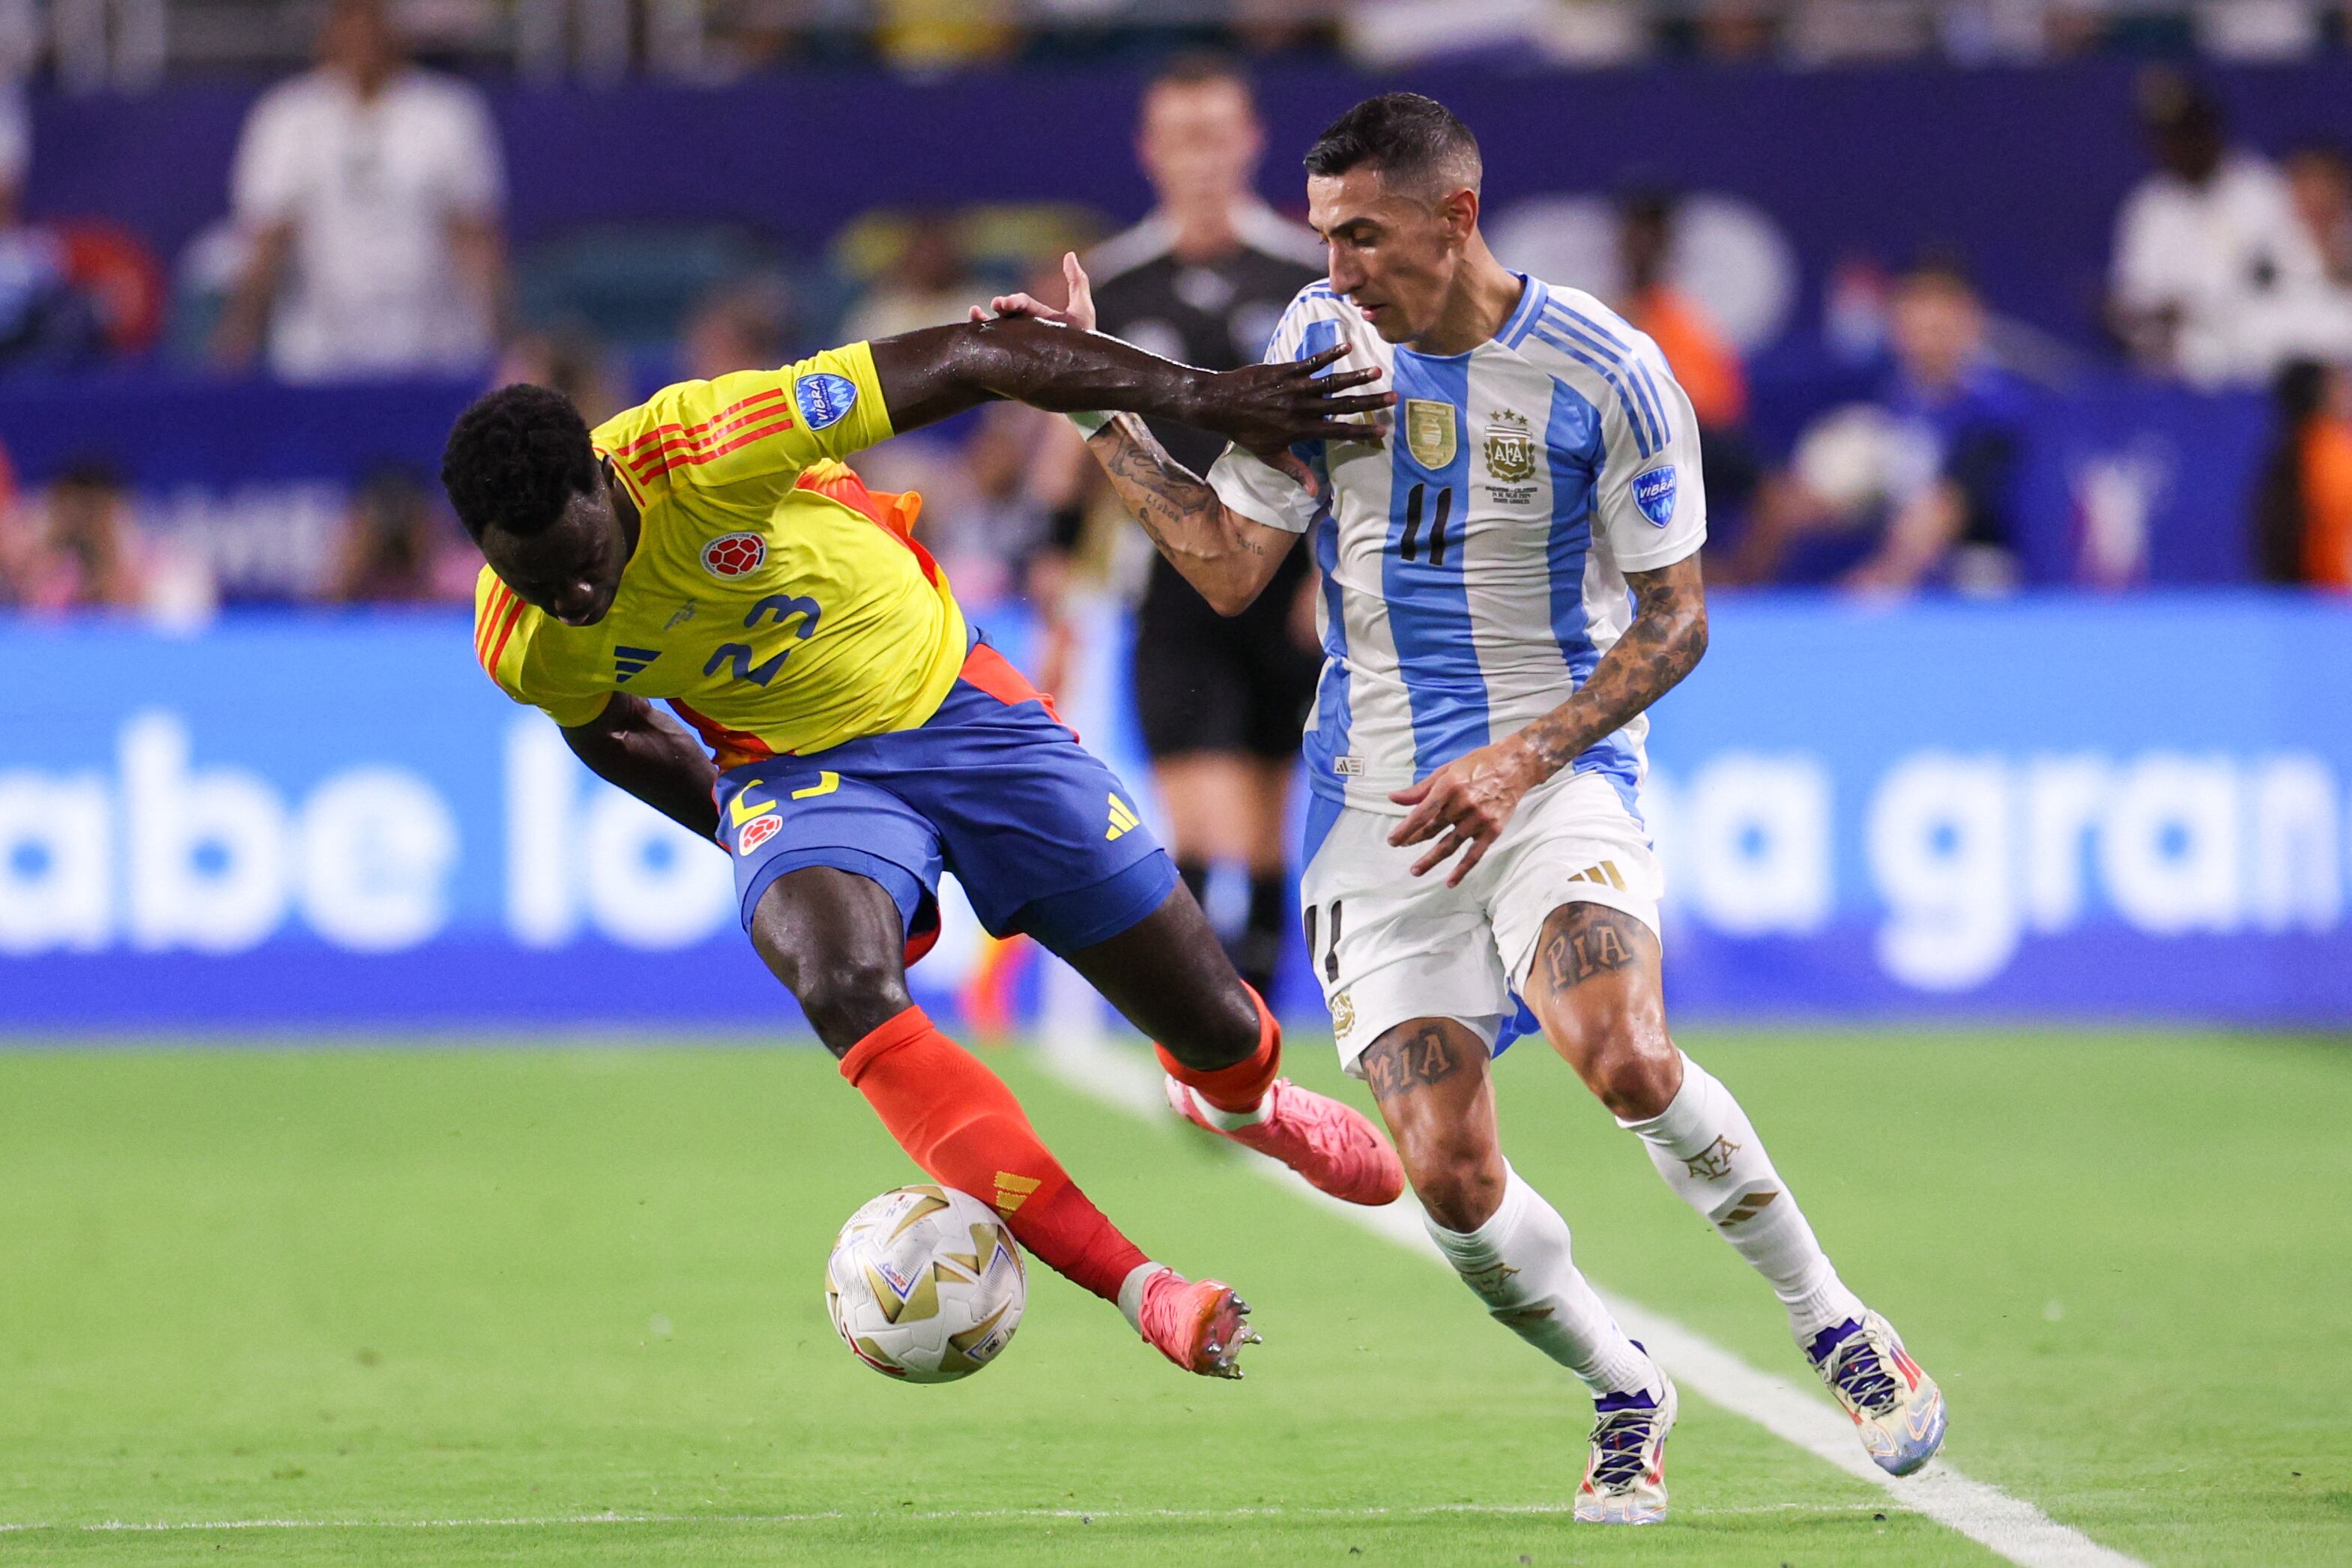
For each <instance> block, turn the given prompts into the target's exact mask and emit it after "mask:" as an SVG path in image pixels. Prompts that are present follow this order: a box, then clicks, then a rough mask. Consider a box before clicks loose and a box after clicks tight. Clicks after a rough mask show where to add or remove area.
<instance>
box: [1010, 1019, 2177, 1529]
mask: <svg viewBox="0 0 2352 1568" xmlns="http://www.w3.org/2000/svg"><path fill="white" fill-rule="evenodd" d="M1045 1039H1046V1041H1047V1043H1046V1044H1045V1046H1044V1047H1043V1048H1042V1049H1041V1050H1040V1051H1039V1055H1040V1056H1042V1057H1043V1058H1044V1059H1045V1064H1046V1067H1047V1070H1048V1071H1051V1072H1052V1073H1053V1074H1054V1075H1055V1077H1057V1078H1059V1079H1060V1080H1062V1081H1063V1082H1065V1083H1066V1084H1068V1085H1069V1086H1070V1087H1072V1088H1074V1089H1076V1090H1078V1091H1080V1092H1084V1093H1087V1094H1090V1095H1092V1096H1094V1097H1095V1098H1096V1099H1098V1100H1101V1101H1104V1102H1106V1103H1109V1104H1112V1105H1116V1106H1118V1107H1119V1108H1120V1109H1121V1110H1125V1111H1130V1112H1133V1113H1136V1114H1138V1115H1142V1116H1150V1117H1162V1116H1167V1115H1168V1114H1169V1111H1168V1105H1167V1101H1166V1099H1165V1097H1164V1096H1163V1094H1162V1092H1161V1090H1160V1068H1159V1066H1158V1064H1157V1063H1156V1062H1153V1061H1150V1059H1148V1058H1145V1057H1141V1056H1138V1055H1133V1054H1129V1053H1125V1052H1121V1051H1118V1050H1117V1049H1116V1048H1114V1047H1110V1046H1107V1045H1104V1044H1101V1043H1099V1042H1098V1041H1097V1040H1089V1039H1088V1038H1087V1036H1086V1035H1085V1034H1084V1033H1082V1032H1080V1031H1076V1030H1073V1031H1070V1032H1067V1033H1065V1032H1063V1031H1060V1030H1055V1031H1054V1032H1052V1033H1050V1034H1048V1035H1047V1036H1046V1037H1045ZM1247 1166H1248V1168H1249V1169H1251V1170H1254V1171H1256V1172H1258V1173H1259V1174H1260V1175H1262V1176H1266V1177H1268V1178H1270V1179H1272V1180H1275V1181H1277V1182H1280V1183H1281V1184H1283V1185H1284V1186H1287V1187H1289V1188H1290V1189H1291V1190H1292V1191H1294V1192H1297V1193H1300V1194H1303V1195H1304V1196H1305V1197H1308V1198H1310V1199H1312V1200H1313V1201H1314V1202H1316V1203H1317V1204H1318V1205H1320V1206H1321V1207H1324V1208H1326V1209H1328V1210H1329V1211H1330V1212H1331V1213H1334V1214H1337V1215H1339V1216H1340V1217H1342V1218H1346V1219H1349V1220H1352V1221H1354V1222H1355V1223H1356V1224H1358V1225H1360V1226H1362V1227H1363V1228H1365V1229H1367V1230H1370V1231H1371V1232H1372V1233H1373V1234H1375V1235H1378V1236H1381V1237H1385V1238H1386V1239H1389V1240H1391V1241H1393V1242H1395V1243H1396V1244H1397V1245H1398V1246H1400V1247H1402V1248H1404V1249H1407V1250H1408V1251H1412V1252H1417V1253H1419V1254H1421V1255H1422V1256H1423V1257H1425V1258H1427V1259H1429V1260H1431V1261H1433V1262H1435V1263H1438V1264H1440V1265H1444V1262H1445V1260H1444V1256H1443V1255H1442V1254H1441V1253H1439V1251H1438V1250H1437V1244H1436V1243H1435V1242H1433V1241H1432V1240H1430V1239H1429V1233H1428V1232H1427V1231H1425V1230H1423V1228H1422V1223H1421V1210H1420V1207H1419V1206H1418V1205H1416V1204H1415V1203H1414V1202H1413V1201H1412V1194H1410V1193H1408V1194H1406V1195H1405V1197H1403V1198H1402V1199H1401V1200H1400V1201H1398V1202H1396V1203H1392V1204H1391V1205H1389V1207H1386V1208H1366V1207H1362V1206H1361V1205H1359V1204H1352V1203H1342V1202H1340V1201H1339V1199H1338V1198H1335V1197H1329V1196H1328V1195H1326V1194H1324V1193H1320V1192H1318V1191H1316V1190H1315V1189H1314V1188H1313V1187H1311V1186H1307V1183H1306V1182H1305V1181H1304V1180H1302V1179H1301V1178H1300V1177H1298V1176H1296V1175H1294V1174H1293V1173H1292V1172H1290V1171H1288V1170H1286V1169H1285V1168H1284V1167H1282V1166H1277V1165H1276V1164H1275V1163H1274V1162H1273V1161H1271V1160H1264V1159H1253V1160H1250V1161H1248V1162H1247ZM1601 1297H1602V1299H1603V1300H1604V1301H1607V1302H1608V1303H1609V1310H1610V1311H1611V1312H1613V1313H1615V1314H1616V1317H1617V1322H1618V1323H1619V1325H1620V1326H1622V1328H1623V1329H1624V1330H1625V1332H1626V1333H1628V1334H1629V1335H1631V1336H1632V1337H1633V1338H1635V1339H1638V1340H1640V1341H1641V1342H1642V1343H1643V1344H1645V1345H1647V1346H1649V1348H1650V1349H1651V1350H1652V1351H1654V1352H1655V1353H1656V1354H1657V1357H1658V1359H1659V1360H1660V1361H1662V1362H1664V1364H1666V1365H1667V1366H1668V1367H1670V1368H1672V1369H1673V1371H1674V1375H1675V1380H1676V1381H1677V1382H1679V1383H1681V1384H1682V1385H1683V1386H1685V1387H1686V1388H1689V1389H1691V1390H1693V1391H1694V1392H1696V1393H1697V1394H1699V1395H1701V1396H1705V1397H1706V1399H1707V1400H1708V1401H1709V1402H1710V1403H1712V1404H1716V1405H1719V1406H1723V1408H1725V1409H1726V1410H1728V1411H1730V1412H1731V1413H1732V1414H1733V1415H1735V1416H1745V1417H1747V1418H1748V1420H1750V1421H1753V1422H1755V1423H1756V1424H1757V1425H1758V1426H1759V1427H1763V1428H1764V1429H1765V1430H1766V1431H1768V1432H1769V1433H1771V1434H1772V1435H1773V1436H1774V1437H1780V1438H1781V1439H1783V1440H1785V1441H1787V1442H1790V1443H1793V1444H1795V1445H1796V1446H1797V1447H1798V1448H1802V1449H1803V1450H1805V1452H1807V1453H1809V1454H1811V1455H1812V1456H1813V1457H1814V1458H1818V1459H1822V1460H1823V1461H1825V1462H1827V1463H1829V1464H1832V1465H1834V1466H1836V1467H1837V1468H1838V1469H1841V1470H1843V1471H1844V1472H1845V1473H1846V1474H1848V1475H1850V1476H1852V1477H1853V1478H1854V1479H1857V1480H1864V1481H1868V1482H1869V1483H1871V1484H1872V1485H1873V1486H1876V1487H1882V1488H1884V1489H1885V1490H1886V1492H1887V1493H1888V1494H1889V1496H1890V1497H1891V1498H1892V1499H1893V1500H1894V1502H1895V1506H1896V1507H1898V1508H1903V1509H1907V1510H1909V1511H1912V1512H1915V1513H1921V1514H1925V1515H1926V1516H1927V1517H1928V1518H1929V1519H1932V1520H1934V1521H1937V1523H1939V1524H1944V1525H1948V1526H1949V1527H1951V1528H1952V1529H1954V1530H1957V1531H1959V1532H1960V1533H1961V1534H1962V1535H1965V1536H1967V1537H1968V1538H1969V1540H1971V1541H1974V1542H1979V1544H1981V1545H1984V1546H1987V1547H1990V1549H1991V1550H1992V1551H1994V1552H1999V1553H2000V1555H2001V1556H2003V1557H2006V1558H2007V1559H2009V1560H2010V1561H2011V1563H2018V1564H2020V1565H2021V1568H2145V1565H2144V1564H2142V1563H2140V1562H2139V1560H2138V1559H2137V1558H2134V1557H2128V1556H2126V1555H2125V1554H2124V1553H2122V1552H2117V1551H2116V1550H2114V1549H2113V1548H2112V1547H2106V1546H2102V1545H2100V1544H2099V1543H2098V1542H2095V1541H2093V1540H2092V1539H2091V1538H2090V1537H2089V1536H2087V1535H2084V1533H2082V1531H2077V1530H2073V1529H2070V1528H2068V1527H2067V1526H2065V1525H2063V1524H2060V1523H2059V1522H2058V1521H2055V1520H2053V1519H2052V1518H2051V1517H2050V1516H2049V1515H2048V1514H2045V1513H2043V1512H2042V1511H2041V1510H2040V1509H2038V1508H2036V1507H2034V1506H2033V1505H2032V1503H2030V1502H2027V1501H2025V1500H2023V1499H2021V1498H2014V1497H2011V1496H2010V1495H2009V1494H2008V1493H2007V1492H2005V1491H2002V1490H2000V1488H1999V1487H1995V1486H1990V1485H1988V1484H1987V1483H1985V1482H1983V1481H1979V1480H1970V1479H1969V1478H1968V1477H1967V1476H1964V1475H1962V1474H1961V1473H1960V1472H1959V1471H1958V1470H1956V1469H1953V1468H1952V1467H1951V1466H1950V1465H1948V1464H1947V1463H1945V1462H1944V1461H1943V1460H1942V1459H1940V1458H1938V1459H1936V1460H1934V1461H1932V1462H1930V1463H1929V1465H1928V1466H1927V1469H1924V1470H1920V1471H1918V1472H1916V1474H1913V1475H1910V1476H1906V1477H1900V1478H1898V1477H1895V1476H1890V1475H1888V1474H1887V1473H1886V1472H1885V1471H1884V1470H1882V1469H1879V1468H1878V1467H1877V1466H1876V1465H1874V1464H1873V1463H1871V1460H1870V1457H1869V1456H1868V1455H1867V1454H1865V1453H1864V1452H1863V1451H1862V1445H1861V1444H1860V1443H1858V1442H1857V1441H1855V1439H1854V1435H1853V1422H1851V1421H1850V1420H1849V1419H1847V1417H1846V1416H1845V1413H1844V1412H1843V1411H1842V1410H1840V1409H1838V1408H1837V1407H1836V1406H1833V1405H1832V1404H1831V1403H1830V1402H1829V1399H1828V1397H1827V1396H1826V1395H1824V1394H1822V1393H1820V1392H1819V1391H1816V1390H1813V1389H1810V1388H1802V1389H1801V1388H1799V1387H1798V1386H1796V1385H1792V1384H1790V1383H1788V1382H1786V1381H1785V1380H1783V1379H1781V1378H1778V1377H1775V1376H1773V1375H1771V1374H1769V1373H1766V1372H1759V1371H1758V1370H1757V1369H1756V1368H1755V1367H1752V1366H1750V1365H1748V1364H1747V1363H1746V1362H1744V1361H1742V1360H1740V1359H1739V1358H1738V1356H1736V1355H1734V1354H1731V1353H1730V1352H1729V1351H1727V1350H1725V1349H1724V1348H1723V1347H1722V1346H1721V1345H1718V1344H1717V1343H1714V1342H1713V1341H1711V1340H1708V1339H1706V1338H1705V1337H1704V1336H1702V1335H1700V1334H1698V1333H1694V1332H1693V1331H1692V1330H1690V1329H1687V1328H1685V1327H1684V1326H1683V1325H1682V1324H1680V1323H1678V1322H1675V1321H1674V1319H1672V1318H1669V1317H1665V1316H1664V1315H1662V1314H1660V1313H1658V1312H1652V1311H1651V1310H1650V1309H1649V1308H1647V1307H1645V1306H1643V1305H1642V1304H1641V1303H1640V1302H1638V1301H1628V1300H1626V1299H1625V1298H1624V1297H1622V1296H1620V1295H1617V1294H1614V1293H1613V1292H1611V1291H1601Z"/></svg>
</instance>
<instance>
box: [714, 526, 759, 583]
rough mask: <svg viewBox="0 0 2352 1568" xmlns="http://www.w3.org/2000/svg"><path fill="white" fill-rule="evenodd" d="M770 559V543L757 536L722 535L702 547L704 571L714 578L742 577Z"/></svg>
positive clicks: (746, 534)
mask: <svg viewBox="0 0 2352 1568" xmlns="http://www.w3.org/2000/svg"><path fill="white" fill-rule="evenodd" d="M766 559H768V541H767V540H765V539H763V538H761V537H760V536H759V535H757V534H748V533H745V534H721V535H719V537H718V538H715V539H712V540H710V541H709V543H708V544H705V545H704V546H703V547H702V570H705V571H707V572H709V574H710V575H711V576H713V577H742V576H744V575H746V574H747V573H750V572H754V571H757V570H760V566H761V562H763V561H765V560H766Z"/></svg>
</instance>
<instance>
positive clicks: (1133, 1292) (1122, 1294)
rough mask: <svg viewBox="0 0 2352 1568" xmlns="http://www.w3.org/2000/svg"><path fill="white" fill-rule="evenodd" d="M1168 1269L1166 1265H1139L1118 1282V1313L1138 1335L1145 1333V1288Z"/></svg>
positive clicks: (1145, 1263)
mask: <svg viewBox="0 0 2352 1568" xmlns="http://www.w3.org/2000/svg"><path fill="white" fill-rule="evenodd" d="M1166 1267H1168V1265H1167V1264H1165V1263H1150V1262H1144V1263H1138V1264H1137V1265H1136V1266H1135V1267H1134V1268H1132V1269H1129V1270H1128V1271H1127V1278H1126V1279H1124V1280H1121V1281H1119V1282H1118V1312H1119V1316H1121V1317H1123V1318H1125V1319H1126V1320H1127V1326H1128V1327H1129V1328H1131V1329H1133V1330H1134V1331H1135V1332H1136V1333H1142V1332H1143V1287H1144V1283H1145V1281H1149V1280H1150V1278H1151V1276H1152V1275H1154V1274H1157V1273H1158V1272H1160V1270H1162V1269H1165V1268H1166Z"/></svg>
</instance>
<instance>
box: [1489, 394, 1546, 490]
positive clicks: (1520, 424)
mask: <svg viewBox="0 0 2352 1568" xmlns="http://www.w3.org/2000/svg"><path fill="white" fill-rule="evenodd" d="M1486 472H1487V473H1489V474H1491V475H1493V476H1495V477H1496V479H1498V480H1500V481H1501V482H1502V483H1504V484H1506V485H1520V484H1525V483H1526V482H1527V481H1528V480H1529V479H1531V478H1533V477H1535V472H1536V438H1535V433H1534V431H1533V430H1531V429H1530V428H1529V427H1528V420H1527V416H1526V415H1525V414H1521V413H1514V412H1512V411H1511V410H1508V409H1505V410H1502V411H1500V412H1498V413H1496V415H1495V423H1492V424H1490V425H1488V426H1487V427H1486Z"/></svg>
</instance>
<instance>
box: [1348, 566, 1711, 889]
mask: <svg viewBox="0 0 2352 1568" xmlns="http://www.w3.org/2000/svg"><path fill="white" fill-rule="evenodd" d="M1625 580H1626V583H1627V584H1628V585H1629V586H1630V587H1631V588H1632V589H1633V624H1632V625H1630V626H1628V627H1626V629H1625V634H1624V635H1623V636H1622V637H1620V638H1618V639H1617V643H1616V646H1614V647H1612V648H1611V649H1610V650H1609V652H1608V653H1605V654H1603V655H1601V663H1600V664H1598V665H1596V666H1595V667H1594V669H1593V671H1592V674H1591V675H1590V676H1589V677H1588V678H1587V679H1586V680H1585V683H1584V685H1581V686H1580V687H1579V688H1577V692H1576V695H1574V696H1571V697H1570V698H1569V699H1568V700H1567V701H1566V702H1564V703H1562V704H1560V705H1559V706H1558V707H1556V708H1554V709H1552V710H1551V712H1549V713H1548V714H1546V715H1544V716H1543V717H1541V718H1539V719H1538V720H1536V721H1535V722H1534V723H1533V724H1530V725H1528V727H1526V728H1525V729H1522V730H1520V731H1519V732H1518V733H1517V735H1514V736H1511V737H1508V738H1507V739H1503V740H1498V741H1496V742H1495V743H1494V744H1493V745H1491V746H1482V747H1479V748H1478V749H1477V750H1475V751H1473V752H1471V753H1469V754H1468V755H1467V756H1465V757H1461V758H1455V759H1454V761H1452V762H1449V763H1447V764H1446V765H1445V766H1444V767H1443V768H1439V769H1437V771H1436V772H1434V773H1432V774H1431V775H1430V776H1429V777H1428V778H1426V779H1423V780H1422V781H1421V782H1420V783H1418V784H1415V785H1413V786H1412V788H1411V789H1400V790H1398V791H1396V792H1395V793H1394V794H1392V795H1391V796H1390V797H1389V799H1391V800H1394V801H1396V802H1397V803H1398V804H1399V805H1401V806H1410V807H1412V811H1411V813H1410V814H1408V815H1407V816H1406V818H1405V820H1404V821H1402V823H1400V824H1399V825H1398V827H1397V830H1396V831H1394V832H1392V833H1391V834H1390V835H1389V842H1391V843H1392V844H1417V843H1422V842H1424V841H1428V840H1430V839H1434V838H1438V837H1439V835H1441V834H1443V835H1444V837H1443V839H1441V840H1440V841H1439V843H1438V844H1437V846H1436V847H1435V848H1434V849H1433V850H1431V851H1430V852H1428V853H1427V854H1425V855H1423V856H1422V857H1421V859H1420V860H1419V861H1418V862H1415V863H1414V865H1413V868H1412V874H1413V875H1415V876H1420V875H1423V873H1427V872H1429V871H1430V870H1432V869H1433V868H1434V867H1436V866H1438V865H1441V864H1443V863H1444V862H1445V860H1446V859H1447V857H1449V856H1451V855H1452V854H1453V853H1454V852H1455V851H1456V850H1460V849H1463V848H1465V846H1466V847H1467V849H1468V851H1469V852H1468V853H1466V854H1465V855H1464V856H1463V857H1462V859H1461V860H1460V862H1457V863H1456V864H1455V866H1454V873H1453V875H1451V876H1450V877H1448V878H1447V879H1446V882H1447V885H1449V886H1451V885H1453V884H1454V883H1458V882H1460V881H1461V880H1462V879H1463V877H1464V876H1465V875H1467V874H1468V873H1469V871H1470V868H1471V867H1472V866H1475V865H1476V864H1477V863H1478V862H1480V861H1481V860H1483V859H1485V858H1486V852H1487V850H1489V849H1490V848H1492V847H1493V846H1494V842H1495V841H1496V839H1497V838H1498V837H1500V836H1501V835H1502V831H1503V829H1504V826H1505V825H1506V824H1507V823H1508V822H1509V821H1510V820H1511V812H1512V811H1513V810H1516V809H1517V806H1518V803H1519V798H1520V797H1521V796H1523V795H1525V794H1526V793H1527V792H1528V790H1530V789H1534V788H1535V787H1536V786H1537V785H1538V784H1540V783H1542V782H1543V781H1544V780H1545V779H1549V778H1550V777H1551V776H1552V775H1553V774H1555V773H1557V772H1559V770H1560V769H1561V768H1565V767H1567V766H1568V765H1569V764H1570V763H1571V762H1573V761H1575V760H1576V758H1578V757H1579V756H1580V755H1581V754H1582V753H1583V752H1584V751H1585V749H1586V748H1587V747H1591V745H1592V744H1593V743H1594V742H1595V741H1598V740H1600V739H1601V737H1604V736H1607V735H1610V734H1612V732H1614V731H1616V730H1618V729H1621V728H1622V727H1624V726H1625V724H1626V723H1627V722H1628V721H1630V720H1631V719H1633V717H1634V716H1636V715H1638V714H1640V713H1642V712H1643V710H1645V709H1647V708H1648V707H1649V706H1650V705H1651V704H1652V703H1654V702H1656V701H1657V700H1658V699H1659V698H1660V697H1662V696H1664V695H1666V693H1668V692H1669V691H1672V690H1673V689H1674V687H1675V684H1676V683H1677V682H1679V681H1680V680H1681V679H1682V678H1683V677H1684V676H1685V675H1687V674H1690V673H1691V668H1692V666H1693V665H1695V664H1697V663H1698V661H1699V657H1700V655H1702V654H1704V653H1706V585H1705V584H1704V583H1703V582H1702V581H1701V580H1700V577H1699V566H1698V557H1697V556H1696V555H1692V556H1686V557H1685V558H1684V559H1681V560H1678V561H1675V563H1674V564H1673V565H1671V566H1664V567H1660V568H1659V569H1658V570H1655V571H1637V572H1633V573H1630V574H1628V575H1627V577H1626V579H1625Z"/></svg>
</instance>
